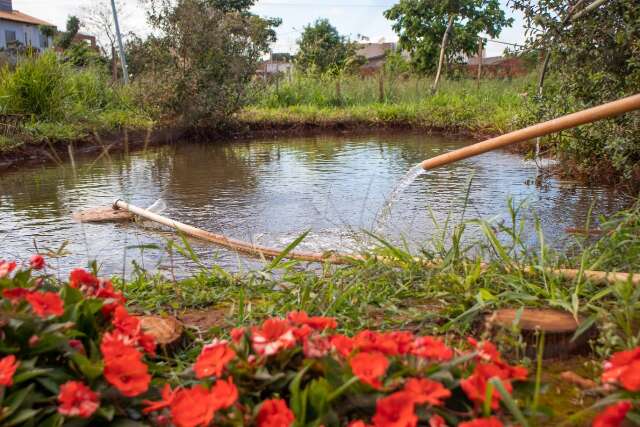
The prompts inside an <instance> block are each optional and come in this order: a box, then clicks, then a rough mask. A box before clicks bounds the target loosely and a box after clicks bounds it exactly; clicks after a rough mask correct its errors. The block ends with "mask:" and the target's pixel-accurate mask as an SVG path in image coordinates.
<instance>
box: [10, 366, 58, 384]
mask: <svg viewBox="0 0 640 427" xmlns="http://www.w3.org/2000/svg"><path fill="white" fill-rule="evenodd" d="M50 371H51V370H50V369H30V370H28V371H27V372H23V373H21V374H18V375H16V376H15V377H13V382H14V384H20V383H22V382H25V381H27V380H30V379H33V378H36V377H39V376H40V375H45V374H47V373H49V372H50Z"/></svg>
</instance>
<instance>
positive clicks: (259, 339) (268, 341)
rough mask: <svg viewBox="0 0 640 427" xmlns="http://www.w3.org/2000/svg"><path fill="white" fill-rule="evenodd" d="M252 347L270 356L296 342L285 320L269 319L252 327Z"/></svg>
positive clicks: (261, 353)
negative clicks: (260, 324) (258, 325)
mask: <svg viewBox="0 0 640 427" xmlns="http://www.w3.org/2000/svg"><path fill="white" fill-rule="evenodd" d="M251 342H252V343H253V349H254V350H255V351H256V353H258V354H259V355H261V356H272V355H274V354H276V353H278V352H279V351H280V350H284V349H287V348H291V347H293V346H294V345H295V343H296V338H295V337H294V335H293V330H292V329H291V325H290V324H289V322H287V321H286V320H282V319H269V320H266V321H265V322H264V323H263V324H262V327H261V328H253V330H252V334H251Z"/></svg>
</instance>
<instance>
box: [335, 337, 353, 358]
mask: <svg viewBox="0 0 640 427" xmlns="http://www.w3.org/2000/svg"><path fill="white" fill-rule="evenodd" d="M330 340H331V346H332V347H333V348H334V349H335V350H336V351H337V352H338V354H339V355H340V356H342V357H345V358H346V357H349V356H350V355H351V353H352V352H353V350H354V344H353V340H352V339H351V338H349V337H347V336H344V335H334V336H332V337H331V339H330Z"/></svg>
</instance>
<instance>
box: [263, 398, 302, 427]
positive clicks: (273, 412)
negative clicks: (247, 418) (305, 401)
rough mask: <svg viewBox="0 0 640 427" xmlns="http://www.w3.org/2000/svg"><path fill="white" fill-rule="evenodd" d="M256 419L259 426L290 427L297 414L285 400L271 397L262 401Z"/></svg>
mask: <svg viewBox="0 0 640 427" xmlns="http://www.w3.org/2000/svg"><path fill="white" fill-rule="evenodd" d="M256 421H257V424H258V427H289V426H291V425H292V424H293V422H294V421H295V416H294V415H293V412H291V410H290V409H289V407H288V406H287V403H286V402H285V401H284V400H281V399H270V400H265V401H264V402H262V405H261V406H260V411H258V417H257V420H256Z"/></svg>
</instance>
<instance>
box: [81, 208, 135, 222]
mask: <svg viewBox="0 0 640 427" xmlns="http://www.w3.org/2000/svg"><path fill="white" fill-rule="evenodd" d="M72 217H73V219H74V220H76V221H79V222H127V221H132V220H133V218H134V215H133V214H132V213H131V212H129V211H125V210H122V209H114V208H113V207H112V206H106V207H99V208H93V209H87V210H85V211H82V212H75V213H74V214H73V215H72Z"/></svg>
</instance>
